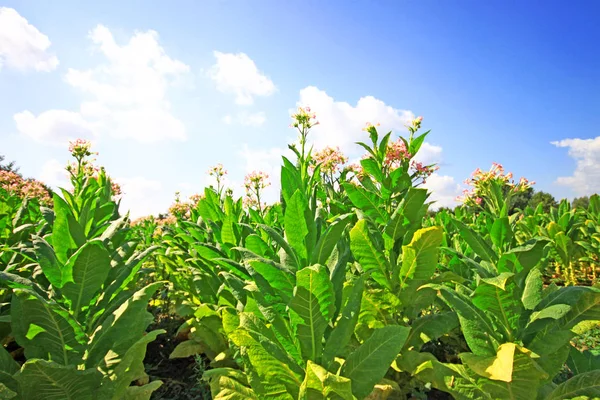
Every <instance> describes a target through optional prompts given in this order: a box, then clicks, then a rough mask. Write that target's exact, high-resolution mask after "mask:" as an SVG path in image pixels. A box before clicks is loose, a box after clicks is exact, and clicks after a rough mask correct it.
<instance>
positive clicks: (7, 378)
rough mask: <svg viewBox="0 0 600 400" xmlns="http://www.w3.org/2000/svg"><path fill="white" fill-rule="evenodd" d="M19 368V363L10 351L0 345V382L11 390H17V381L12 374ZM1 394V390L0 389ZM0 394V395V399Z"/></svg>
mask: <svg viewBox="0 0 600 400" xmlns="http://www.w3.org/2000/svg"><path fill="white" fill-rule="evenodd" d="M19 369H21V367H20V365H19V364H17V362H16V361H15V360H13V358H12V356H11V355H10V353H9V352H8V351H7V350H6V349H5V348H4V346H0V384H2V385H4V386H6V387H7V388H8V389H10V390H11V391H13V392H17V390H18V387H17V381H16V380H15V379H14V376H13V375H14V374H16V373H17V371H19ZM0 394H1V391H0ZM1 398H2V396H1V395H0V399H1Z"/></svg>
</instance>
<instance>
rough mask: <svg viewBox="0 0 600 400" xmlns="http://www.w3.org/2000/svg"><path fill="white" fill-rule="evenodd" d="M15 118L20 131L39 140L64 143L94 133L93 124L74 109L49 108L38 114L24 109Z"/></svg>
mask: <svg viewBox="0 0 600 400" xmlns="http://www.w3.org/2000/svg"><path fill="white" fill-rule="evenodd" d="M13 119H14V120H15V124H16V125H17V129H18V130H19V132H21V133H22V134H24V135H26V136H29V137H30V138H32V139H34V140H36V141H39V142H46V143H53V144H60V145H64V144H65V143H66V142H67V141H68V140H73V139H76V138H84V139H89V138H91V137H92V136H93V134H94V131H93V126H92V124H91V123H89V122H88V121H86V120H85V119H84V118H83V117H82V116H81V114H79V113H76V112H73V111H66V110H48V111H44V112H43V113H41V114H39V115H37V116H35V115H33V114H32V113H31V112H30V111H23V112H20V113H17V114H15V115H14V116H13Z"/></svg>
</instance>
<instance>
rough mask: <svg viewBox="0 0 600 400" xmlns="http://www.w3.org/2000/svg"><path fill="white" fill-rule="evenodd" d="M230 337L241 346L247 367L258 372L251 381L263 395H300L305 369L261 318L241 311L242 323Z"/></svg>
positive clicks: (275, 396)
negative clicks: (278, 340)
mask: <svg viewBox="0 0 600 400" xmlns="http://www.w3.org/2000/svg"><path fill="white" fill-rule="evenodd" d="M229 338H230V339H231V340H232V341H233V343H234V344H235V345H236V346H238V347H240V348H241V350H242V353H243V354H244V357H245V358H246V359H247V362H246V363H245V364H246V367H247V369H248V370H249V372H250V373H251V374H252V375H255V376H256V379H252V380H251V382H250V384H251V386H252V389H253V390H254V392H255V393H256V394H257V395H258V396H259V397H260V398H261V399H286V400H295V399H296V398H297V396H298V393H299V388H300V385H301V384H302V377H303V376H304V371H303V369H302V368H301V367H300V366H299V365H298V364H296V362H295V361H294V360H293V359H292V358H291V356H289V354H288V353H287V352H286V351H285V350H284V348H283V347H282V346H281V345H280V344H279V343H278V342H277V339H276V337H275V335H274V333H273V332H272V331H271V330H270V329H268V328H267V327H266V326H265V325H264V323H263V322H262V321H261V320H259V319H258V318H257V317H256V316H255V315H253V314H251V313H242V314H241V316H240V327H239V328H238V329H236V330H235V331H234V332H232V333H231V334H230V335H229Z"/></svg>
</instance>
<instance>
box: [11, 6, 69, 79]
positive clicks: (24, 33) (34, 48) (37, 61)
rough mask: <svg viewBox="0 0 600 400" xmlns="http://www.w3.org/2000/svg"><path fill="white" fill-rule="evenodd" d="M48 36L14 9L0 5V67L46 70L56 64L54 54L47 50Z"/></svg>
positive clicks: (48, 45) (50, 69)
mask: <svg viewBox="0 0 600 400" xmlns="http://www.w3.org/2000/svg"><path fill="white" fill-rule="evenodd" d="M50 44H51V43H50V39H48V36H46V35H44V34H43V33H41V32H40V31H39V30H38V29H37V28H36V27H35V26H33V25H31V24H30V23H29V22H27V20H26V19H25V18H23V17H22V16H21V15H20V14H19V13H18V12H17V11H16V10H14V9H12V8H6V7H0V70H1V69H2V67H3V66H4V65H6V67H7V68H11V69H15V70H21V71H24V70H31V69H33V70H36V71H43V72H48V71H52V70H53V69H55V68H56V67H57V66H58V58H56V56H55V55H53V54H50V53H48V48H49V47H50Z"/></svg>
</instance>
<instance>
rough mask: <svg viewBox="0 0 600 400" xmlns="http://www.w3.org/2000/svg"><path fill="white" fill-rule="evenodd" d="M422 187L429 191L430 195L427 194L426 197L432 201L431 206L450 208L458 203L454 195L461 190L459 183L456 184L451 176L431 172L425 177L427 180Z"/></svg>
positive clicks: (457, 194) (458, 193)
mask: <svg viewBox="0 0 600 400" xmlns="http://www.w3.org/2000/svg"><path fill="white" fill-rule="evenodd" d="M423 187H424V188H426V189H428V190H429V191H430V192H431V196H429V199H428V201H433V202H434V203H433V204H432V206H431V208H433V209H438V208H440V207H450V208H452V207H455V206H456V205H458V202H457V201H456V196H459V195H460V194H461V192H462V190H461V186H460V184H458V183H457V182H456V181H455V180H454V178H453V177H452V176H448V175H439V174H438V173H433V174H432V175H431V176H430V177H429V178H427V182H426V183H425V184H424V185H423Z"/></svg>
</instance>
